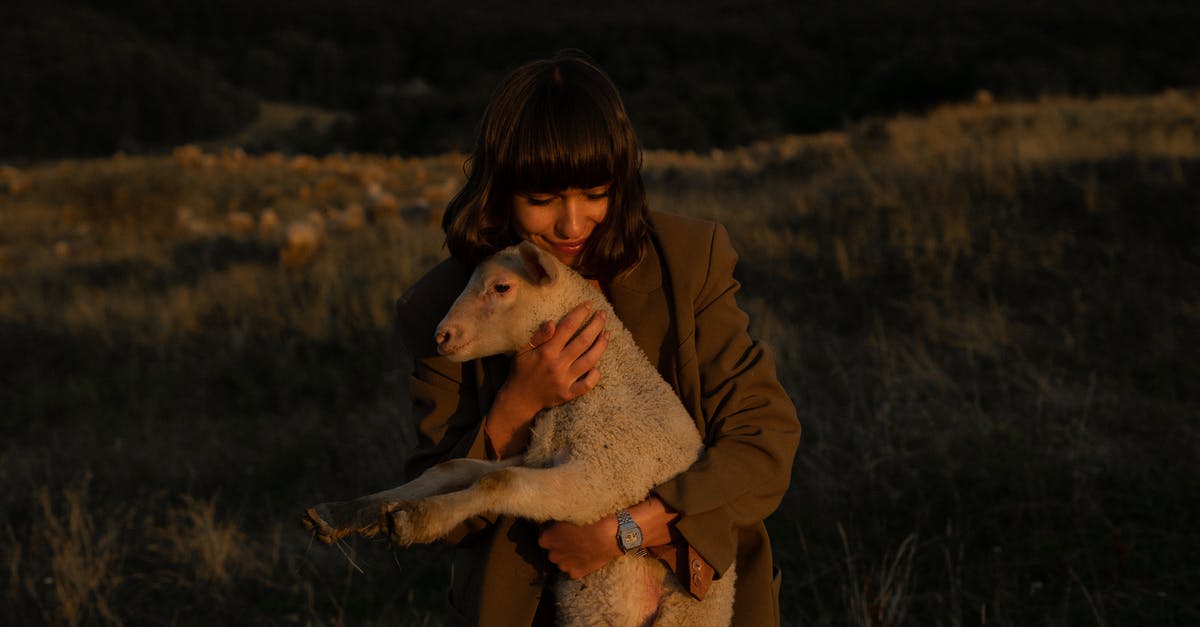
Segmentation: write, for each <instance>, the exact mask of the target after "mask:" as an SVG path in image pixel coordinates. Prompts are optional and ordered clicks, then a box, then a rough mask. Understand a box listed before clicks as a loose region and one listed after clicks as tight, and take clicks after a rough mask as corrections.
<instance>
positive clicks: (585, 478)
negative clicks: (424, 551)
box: [387, 462, 651, 546]
mask: <svg viewBox="0 0 1200 627" xmlns="http://www.w3.org/2000/svg"><path fill="white" fill-rule="evenodd" d="M650 487H651V486H645V487H644V489H643V490H642V492H641V496H642V497H644V496H645V493H646V492H648V491H649V489H650ZM616 488H617V485H616V482H614V481H611V480H609V479H606V478H605V477H603V476H601V475H600V473H598V472H596V469H595V468H593V467H591V466H589V465H587V464H583V463H579V462H568V463H567V464H564V465H562V466H554V467H551V468H527V467H524V466H518V467H513V468H505V469H503V470H498V471H496V472H493V473H490V474H488V475H486V476H484V477H483V478H481V479H480V480H479V481H478V482H477V483H476V484H475V485H472V486H470V487H468V488H466V489H464V490H459V491H458V492H450V493H447V494H439V495H435V496H431V497H429V498H425V499H421V500H415V501H409V502H407V503H403V504H401V505H400V506H399V507H397V508H396V509H395V510H394V511H392V512H391V513H390V514H389V515H388V516H387V523H388V536H389V537H390V538H391V539H392V541H393V542H395V543H397V544H400V545H406V546H407V545H409V544H421V543H426V542H432V541H434V540H437V539H438V538H441V537H442V536H444V535H446V534H447V533H449V532H450V531H451V530H452V529H454V527H455V526H457V525H458V524H459V523H461V522H462V521H464V520H466V519H468V518H470V517H472V516H476V515H480V514H489V513H490V514H503V515H508V516H516V517H519V518H527V519H529V520H533V521H536V522H543V521H546V520H564V521H568V522H574V523H580V524H582V523H588V522H592V521H594V520H597V519H599V518H600V517H602V516H604V515H606V514H609V513H611V512H612V511H613V510H614V509H616V507H617V505H614V504H619V503H634V502H636V501H637V500H638V499H639V498H640V497H638V496H629V495H628V494H623V493H622V492H624V491H629V489H630V488H631V486H623V488H624V490H622V492H618V491H617V490H616ZM637 490H638V488H637V487H632V491H631V492H630V494H632V492H633V491H637Z"/></svg>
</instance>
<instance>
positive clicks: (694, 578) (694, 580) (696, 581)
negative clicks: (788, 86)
mask: <svg viewBox="0 0 1200 627" xmlns="http://www.w3.org/2000/svg"><path fill="white" fill-rule="evenodd" d="M692 583H694V584H696V585H697V586H698V585H700V573H695V574H693V575H692Z"/></svg>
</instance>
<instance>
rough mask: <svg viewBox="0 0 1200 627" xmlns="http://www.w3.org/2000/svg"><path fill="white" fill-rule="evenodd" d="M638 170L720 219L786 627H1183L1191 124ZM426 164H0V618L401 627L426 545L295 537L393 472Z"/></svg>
mask: <svg viewBox="0 0 1200 627" xmlns="http://www.w3.org/2000/svg"><path fill="white" fill-rule="evenodd" d="M646 162H647V164H646V172H645V177H646V180H647V185H648V189H649V193H650V201H651V206H652V207H653V208H655V209H660V210H665V211H673V212H677V213H684V214H689V215H695V216H700V217H704V218H711V219H716V220H720V221H722V222H723V223H724V224H726V225H727V226H728V227H729V230H730V232H731V235H732V236H733V239H734V243H735V245H736V247H737V248H738V250H739V251H740V253H741V254H742V259H741V263H740V264H739V266H738V271H737V272H738V277H739V278H740V279H741V280H742V282H743V291H742V293H741V294H740V296H739V302H740V303H741V304H742V306H743V307H744V308H745V309H746V310H747V311H748V312H749V313H750V315H751V317H752V331H753V332H754V333H755V334H757V335H759V336H760V337H762V338H763V339H764V340H766V341H767V342H768V343H769V344H770V345H771V346H772V349H773V351H774V353H775V355H776V358H777V360H778V363H779V366H780V372H781V376H782V379H783V382H784V384H785V386H786V387H787V389H788V391H789V393H790V394H791V395H792V398H793V400H794V401H795V403H796V405H797V408H798V409H799V411H800V415H801V419H802V422H803V423H804V425H805V434H804V440H803V441H802V443H801V447H800V451H799V453H798V455H797V458H796V463H795V468H794V472H793V477H792V487H791V489H790V491H789V494H788V496H787V498H786V499H785V501H784V504H783V505H782V507H781V508H780V510H779V512H777V513H776V514H775V515H774V516H773V517H772V518H771V519H769V520H768V526H769V528H770V529H771V532H772V541H773V543H774V545H775V548H776V555H777V560H778V561H779V565H780V567H781V568H782V569H783V573H784V574H783V582H784V583H783V593H782V595H783V596H782V598H783V605H784V608H783V610H784V617H785V621H786V624H791V625H801V624H804V625H808V624H821V625H842V624H853V625H871V626H875V627H878V626H881V625H899V624H918V625H932V624H954V625H958V624H964V623H975V622H986V623H987V624H1002V625H1029V624H1045V625H1076V624H1092V623H1099V624H1113V625H1122V624H1147V625H1150V624H1153V625H1173V624H1177V625H1187V624H1195V623H1196V622H1197V621H1198V620H1200V605H1198V602H1197V599H1200V590H1197V588H1196V584H1195V583H1194V582H1195V580H1196V579H1195V577H1194V576H1193V575H1194V570H1195V567H1194V563H1193V562H1194V560H1192V559H1190V557H1191V556H1193V555H1196V554H1197V553H1198V552H1200V541H1198V540H1197V535H1196V534H1195V530H1194V525H1193V524H1191V522H1190V521H1193V520H1195V518H1196V516H1197V514H1198V513H1200V512H1198V511H1197V506H1196V503H1195V499H1194V498H1193V497H1192V495H1194V494H1196V493H1198V492H1200V463H1198V462H1197V460H1200V455H1198V453H1200V429H1198V428H1197V426H1196V423H1195V420H1194V418H1195V416H1196V415H1198V413H1200V397H1198V396H1197V393H1196V387H1195V384H1194V383H1195V381H1196V380H1197V378H1198V377H1200V359H1198V358H1197V357H1196V355H1195V350H1194V348H1195V347H1196V346H1198V345H1200V249H1198V248H1197V245H1196V242H1198V241H1200V94H1197V93H1196V92H1189V91H1167V92H1163V93H1160V94H1157V95H1153V96H1145V97H1106V98H1099V99H1072V98H1050V97H1047V98H1043V99H1037V100H1028V101H1006V100H1003V99H1001V100H999V101H995V102H993V101H989V100H981V101H979V102H976V103H970V104H961V105H953V106H943V107H936V108H933V109H932V110H930V111H929V112H928V113H926V114H922V115H902V116H895V117H889V118H883V117H873V118H870V119H868V120H864V121H863V122H860V123H856V124H853V125H849V126H847V127H846V128H844V129H841V130H837V131H830V132H826V133H822V134H814V135H787V136H779V137H776V138H774V139H771V140H766V141H761V142H759V143H752V144H747V145H745V146H742V147H740V148H733V149H728V150H712V151H705V152H703V153H695V152H679V151H651V152H649V153H648V154H647V156H646ZM461 167H462V155H461V154H454V153H447V154H442V155H438V156H430V157H420V158H416V157H414V158H400V157H386V156H381V155H375V154H331V155H328V156H325V157H321V158H316V157H311V156H307V155H294V156H293V155H284V154H280V153H267V154H262V155H247V154H246V153H244V152H241V151H238V150H234V149H225V150H223V151H215V152H211V151H205V150H203V149H201V148H200V147H197V146H192V145H184V146H180V147H177V148H175V149H174V150H173V151H172V152H171V153H170V154H167V155H162V156H135V155H127V156H117V157H113V158H108V159H86V160H62V161H54V162H44V163H40V164H38V165H35V166H30V167H25V168H14V167H5V168H2V169H0V207H2V210H0V371H3V372H5V373H6V375H5V376H4V377H2V378H0V407H4V408H5V410H4V412H3V413H2V416H3V421H2V422H0V480H2V482H3V484H4V485H5V486H9V489H8V490H6V491H5V494H4V496H3V497H0V511H2V512H3V516H0V521H2V522H0V525H2V527H3V528H2V530H0V536H2V537H4V538H6V540H7V542H6V543H5V544H6V547H5V549H4V552H3V558H4V559H3V563H4V566H5V568H4V572H6V574H7V575H8V577H7V579H6V581H7V582H8V583H7V585H6V586H4V587H3V588H2V589H0V594H2V595H4V596H3V599H4V601H3V603H0V622H2V623H4V624H30V623H38V622H56V623H59V622H61V623H67V624H83V623H89V624H91V623H116V622H122V621H124V622H133V623H153V624H162V623H171V622H181V623H201V624H261V623H269V624H279V623H305V624H316V623H321V624H363V623H373V622H389V623H402V624H436V623H437V622H438V621H439V617H440V616H441V612H442V596H443V594H444V582H445V581H446V577H447V576H448V570H449V566H448V563H447V552H446V551H445V549H444V548H441V547H425V548H418V549H409V550H399V549H392V548H390V547H389V546H387V545H386V544H384V543H379V542H364V541H355V542H347V543H345V544H343V545H342V546H341V551H339V550H337V549H330V548H327V547H323V546H313V545H312V544H311V542H310V539H309V538H308V537H307V536H306V535H305V533H304V531H303V529H302V528H301V526H300V524H299V522H298V520H299V513H300V512H301V511H302V509H303V508H304V507H305V506H307V505H310V504H312V503H315V502H320V501H324V500H330V499H336V498H343V497H346V496H351V495H357V494H362V493H365V492H367V491H371V490H376V489H380V488H382V487H386V486H388V485H390V484H392V483H394V482H395V481H396V479H397V478H398V477H399V476H400V472H401V467H402V463H403V459H404V456H405V454H406V452H407V451H409V450H411V447H412V446H413V443H414V441H415V436H414V434H413V432H412V427H411V425H409V424H408V421H407V417H408V407H407V400H406V387H407V385H406V370H407V368H408V364H407V362H408V358H407V356H406V355H405V353H404V351H403V349H402V348H401V347H400V346H398V345H397V343H396V342H395V341H394V340H395V338H394V335H393V331H392V329H391V324H392V322H391V316H390V303H391V302H392V301H393V299H394V298H395V297H396V296H397V295H398V294H399V293H400V291H401V290H402V289H404V287H405V286H407V285H408V284H410V283H411V282H412V281H413V280H414V279H415V278H416V277H418V276H420V274H421V273H422V272H423V271H424V270H425V269H427V268H429V267H430V266H431V265H432V264H433V263H435V262H436V261H437V260H438V259H439V258H440V257H441V256H442V255H443V251H442V250H441V246H440V244H441V239H440V231H439V230H438V228H437V226H436V223H437V218H438V216H439V214H440V211H441V208H442V207H443V205H444V203H445V201H446V199H447V198H448V197H449V195H450V194H451V193H453V191H454V189H455V187H456V185H457V184H458V182H459V180H460V177H461ZM289 225H291V226H289ZM289 229H290V230H289ZM289 233H291V234H292V235H291V236H289ZM303 233H308V234H309V235H310V236H311V238H309V239H305V237H308V236H305V237H301V236H300V235H301V234H303ZM305 242H310V243H314V244H315V246H313V247H311V248H305Z"/></svg>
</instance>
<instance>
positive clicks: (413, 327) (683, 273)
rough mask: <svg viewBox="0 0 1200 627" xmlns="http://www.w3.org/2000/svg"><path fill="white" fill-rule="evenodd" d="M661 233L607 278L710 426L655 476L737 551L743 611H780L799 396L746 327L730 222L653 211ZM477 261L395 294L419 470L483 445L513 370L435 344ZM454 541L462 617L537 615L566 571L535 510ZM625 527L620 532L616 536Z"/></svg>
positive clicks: (665, 496)
mask: <svg viewBox="0 0 1200 627" xmlns="http://www.w3.org/2000/svg"><path fill="white" fill-rule="evenodd" d="M650 222H651V227H652V228H651V231H652V235H651V242H650V246H649V247H648V249H647V254H645V255H643V258H642V260H641V261H640V262H638V265H636V266H635V267H634V268H633V269H632V270H630V271H629V272H627V273H626V274H624V275H622V276H621V277H619V278H618V279H616V280H615V281H613V283H612V285H611V286H609V290H608V293H609V297H610V299H611V300H612V303H613V306H614V308H615V309H616V312H617V314H618V316H619V317H620V318H621V320H622V322H624V323H625V326H626V327H628V328H629V330H630V331H631V332H632V333H633V336H634V338H635V340H636V341H637V343H638V345H639V346H640V347H641V348H642V349H643V350H644V351H645V352H646V354H647V355H648V356H649V357H650V360H651V361H652V362H654V363H655V364H656V365H657V366H658V370H659V372H660V373H661V374H662V375H663V377H664V378H665V379H666V380H667V382H668V383H670V384H671V386H672V387H673V388H675V390H676V392H677V393H678V394H679V397H680V398H681V399H682V400H683V403H684V406H685V407H686V408H687V409H688V411H689V413H691V415H692V416H693V418H694V419H695V421H696V427H697V429H699V430H700V432H701V433H702V434H704V440H705V445H706V447H707V449H706V451H705V452H704V454H703V455H702V457H701V458H700V460H699V461H697V462H696V464H695V465H694V466H692V468H691V469H689V470H688V471H687V472H685V473H683V474H681V475H679V476H678V477H676V478H675V479H672V480H671V481H669V482H667V483H665V484H663V485H661V486H658V487H657V488H655V490H654V493H655V494H656V495H658V497H659V498H660V499H662V501H663V502H664V503H666V504H667V505H668V506H669V507H671V508H672V509H674V510H676V511H678V512H680V514H681V516H680V518H679V520H678V521H677V522H676V527H677V529H678V530H679V532H680V533H681V534H682V535H683V537H684V539H686V540H687V542H688V543H689V544H690V545H691V546H692V548H693V549H695V550H696V551H697V552H698V553H699V554H700V555H701V556H703V557H704V559H705V560H707V561H708V563H709V564H711V565H712V567H713V568H714V569H715V570H716V572H717V576H718V577H719V576H720V574H721V573H723V572H724V571H725V570H726V569H728V568H729V566H730V565H731V564H732V563H733V562H734V560H736V561H737V587H736V590H737V595H736V600H735V603H734V624H736V625H746V626H753V627H760V626H764V625H777V624H779V570H778V569H777V568H774V565H773V563H772V559H771V547H770V543H769V541H768V538H767V534H766V529H765V528H764V526H763V523H762V520H763V519H764V518H766V517H767V516H768V515H769V514H770V513H771V512H773V511H774V510H775V508H776V507H778V505H779V502H780V500H781V499H782V498H783V495H784V492H785V491H786V489H787V486H788V482H789V479H790V475H791V465H792V457H793V455H794V454H795V450H796V446H797V444H798V441H799V438H800V424H799V421H798V420H797V417H796V412H795V408H794V406H793V405H792V402H791V400H790V399H789V398H788V396H787V394H786V393H785V392H784V390H783V387H782V386H781V385H780V384H779V381H778V379H777V377H776V375H775V366H774V362H773V361H772V359H771V357H770V355H769V353H768V352H767V349H766V347H765V346H763V345H762V344H761V343H759V342H757V341H755V340H754V339H753V338H751V337H750V336H749V334H748V333H747V324H748V317H747V316H746V314H745V313H744V312H743V311H742V310H741V309H740V308H739V307H738V305H737V303H736V301H735V298H734V295H735V293H736V292H737V290H738V287H739V286H738V283H737V281H736V280H734V278H733V268H734V265H735V264H736V262H737V254H736V253H735V252H734V251H733V247H732V245H731V244H730V241H729V235H728V234H727V233H726V231H725V229H724V228H723V227H721V226H720V225H718V224H714V223H711V222H704V221H701V220H695V219H691V218H684V217H680V216H673V215H669V214H662V213H651V220H650ZM469 276H470V269H469V268H467V267H465V266H463V265H462V264H460V263H458V262H457V261H454V260H452V259H451V260H446V261H444V262H442V263H441V264H439V265H438V266H437V267H435V268H434V269H433V270H431V271H430V272H429V273H428V274H426V275H425V276H424V277H423V278H422V279H421V280H420V281H418V282H417V283H416V284H415V285H414V286H413V287H412V288H411V289H410V290H409V291H408V292H407V293H406V294H405V295H404V296H403V297H402V298H401V299H400V300H399V301H398V302H397V304H396V310H397V315H398V322H399V327H400V332H401V335H402V337H403V339H404V341H405V343H406V344H407V346H408V347H409V349H410V351H411V352H412V353H413V355H414V358H415V361H416V363H415V367H414V371H413V375H412V378H411V380H410V394H411V397H412V401H413V418H414V419H415V420H417V421H418V431H419V436H420V439H421V443H422V446H421V448H420V449H419V450H418V451H417V452H416V453H415V454H414V455H413V457H412V459H410V460H409V463H408V467H407V470H408V473H409V475H410V477H411V476H414V475H415V474H418V473H420V472H421V471H422V470H424V469H425V468H427V467H429V466H431V465H433V464H435V463H438V462H440V461H443V460H445V459H449V458H452V457H474V458H484V457H486V452H485V449H484V442H483V437H482V433H481V432H480V429H479V424H480V420H481V417H482V416H483V415H484V414H485V413H486V412H487V410H488V408H489V407H490V406H491V402H492V400H493V398H494V397H495V393H496V391H497V390H498V389H499V386H500V384H501V383H503V381H504V377H505V375H506V372H507V359H506V358H504V357H492V358H487V359H483V360H477V361H474V362H469V363H467V364H454V363H451V362H449V361H447V360H445V359H442V358H440V357H438V356H437V351H436V349H435V347H434V343H433V335H434V333H433V331H434V328H435V327H436V326H437V323H438V322H439V321H440V320H441V318H442V316H443V315H444V314H445V312H446V311H447V310H448V309H449V307H450V304H451V303H452V302H453V301H454V299H455V298H456V297H457V296H458V294H459V293H460V292H461V291H462V288H463V287H464V286H465V285H466V282H467V279H468V277H469ZM448 540H449V541H450V542H451V543H453V544H455V546H456V550H455V559H454V575H453V582H452V585H451V593H450V603H451V608H450V613H451V617H450V621H449V622H450V623H451V624H467V625H528V624H530V623H531V622H532V620H533V616H534V612H535V610H536V608H537V604H538V600H539V598H540V595H541V593H542V588H543V584H544V581H545V573H551V572H554V570H553V568H554V567H553V565H551V564H549V562H548V561H547V560H546V558H545V555H544V553H543V552H542V551H541V549H539V548H538V546H537V528H536V526H534V525H533V524H532V523H529V522H528V521H522V520H512V519H509V518H506V517H501V518H499V519H495V518H492V519H484V518H479V519H474V520H471V521H468V522H467V523H465V524H464V525H462V526H460V528H459V529H458V530H457V531H456V533H455V534H453V536H452V537H450V538H448ZM614 541H615V538H614Z"/></svg>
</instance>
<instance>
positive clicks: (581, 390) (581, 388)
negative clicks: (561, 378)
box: [571, 369, 600, 397]
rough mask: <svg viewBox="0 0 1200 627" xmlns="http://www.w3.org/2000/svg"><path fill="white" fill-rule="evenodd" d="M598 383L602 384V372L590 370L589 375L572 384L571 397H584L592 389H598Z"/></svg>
mask: <svg viewBox="0 0 1200 627" xmlns="http://www.w3.org/2000/svg"><path fill="white" fill-rule="evenodd" d="M598 383H600V371H599V370H595V369H593V370H589V371H588V373H587V374H585V375H583V376H582V377H580V378H579V379H578V380H576V381H575V383H572V384H571V395H572V397H579V396H583V395H584V394H586V393H587V392H588V391H590V390H591V389H592V388H594V387H596V384H598Z"/></svg>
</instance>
